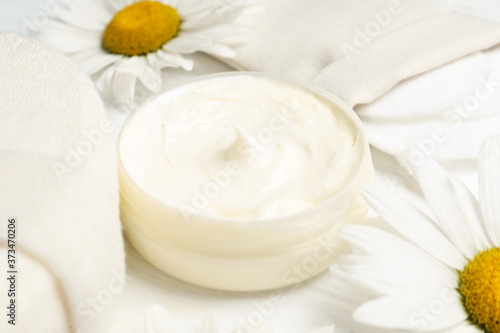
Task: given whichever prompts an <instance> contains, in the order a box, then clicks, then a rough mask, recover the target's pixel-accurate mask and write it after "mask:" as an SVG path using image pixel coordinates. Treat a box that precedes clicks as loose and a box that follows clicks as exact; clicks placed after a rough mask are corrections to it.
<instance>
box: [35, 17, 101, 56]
mask: <svg viewBox="0 0 500 333" xmlns="http://www.w3.org/2000/svg"><path fill="white" fill-rule="evenodd" d="M75 35H78V36H79V37H78V38H75V37H74V36H75ZM38 39H39V40H40V41H42V42H44V43H45V44H47V45H49V46H51V47H53V48H55V49H58V50H59V51H61V52H64V53H68V54H72V53H76V52H81V51H88V50H101V52H103V54H104V51H102V49H101V37H100V34H99V33H97V32H94V31H77V30H75V29H74V28H71V27H68V26H67V25H64V24H62V23H60V22H53V23H52V24H51V25H50V27H47V28H46V29H45V30H43V31H42V32H41V33H40V34H39V35H38Z"/></svg>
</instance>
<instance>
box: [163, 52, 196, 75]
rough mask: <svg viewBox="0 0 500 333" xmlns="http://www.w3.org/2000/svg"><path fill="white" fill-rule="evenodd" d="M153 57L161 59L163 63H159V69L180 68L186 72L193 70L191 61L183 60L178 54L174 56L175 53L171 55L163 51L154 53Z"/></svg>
mask: <svg viewBox="0 0 500 333" xmlns="http://www.w3.org/2000/svg"><path fill="white" fill-rule="evenodd" d="M155 55H156V56H158V57H159V58H161V60H162V61H163V62H162V63H161V66H160V67H161V68H164V67H175V68H178V67H181V68H183V69H184V70H186V71H191V70H193V66H194V62H193V61H192V60H188V59H186V58H184V57H183V56H181V55H180V54H175V53H171V52H165V51H163V50H158V52H156V54H155Z"/></svg>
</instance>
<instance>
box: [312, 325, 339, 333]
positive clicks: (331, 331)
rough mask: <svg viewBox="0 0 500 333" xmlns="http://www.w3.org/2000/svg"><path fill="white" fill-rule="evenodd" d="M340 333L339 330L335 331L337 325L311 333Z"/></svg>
mask: <svg viewBox="0 0 500 333" xmlns="http://www.w3.org/2000/svg"><path fill="white" fill-rule="evenodd" d="M336 332H337V333H338V331H337V330H335V325H331V326H324V327H319V328H316V329H314V330H312V331H310V332H309V333H336Z"/></svg>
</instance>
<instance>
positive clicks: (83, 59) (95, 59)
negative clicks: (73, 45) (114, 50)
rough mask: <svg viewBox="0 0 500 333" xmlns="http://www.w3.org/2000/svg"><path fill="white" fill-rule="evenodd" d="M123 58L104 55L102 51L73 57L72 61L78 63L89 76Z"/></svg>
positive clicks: (108, 54) (82, 53)
mask: <svg viewBox="0 0 500 333" xmlns="http://www.w3.org/2000/svg"><path fill="white" fill-rule="evenodd" d="M122 58H123V56H120V55H116V54H110V53H105V54H103V52H102V51H100V50H90V52H85V53H84V52H81V53H78V54H74V55H71V59H72V60H74V61H75V62H77V63H78V65H79V66H80V67H81V68H82V69H83V70H84V71H85V73H87V74H88V75H93V74H95V73H97V72H99V71H100V70H102V69H104V68H106V67H108V66H109V65H111V64H114V63H115V62H117V61H119V60H120V59H122Z"/></svg>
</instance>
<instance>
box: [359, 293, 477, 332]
mask: <svg viewBox="0 0 500 333" xmlns="http://www.w3.org/2000/svg"><path fill="white" fill-rule="evenodd" d="M460 297H461V296H460V295H459V294H458V293H457V292H456V291H454V290H450V289H449V288H447V287H443V286H438V285H434V286H432V285H431V286H429V285H422V286H420V287H414V288H412V289H410V290H403V291H401V292H400V293H399V294H397V295H390V296H385V297H381V298H378V299H375V300H372V301H369V302H366V303H364V304H363V305H361V306H360V307H359V308H358V309H356V311H355V312H354V314H353V319H354V320H356V321H358V322H360V323H363V324H366V325H373V326H378V327H385V328H390V329H403V330H414V331H419V332H420V331H435V330H440V329H447V328H451V327H453V326H455V325H457V324H460V323H461V322H464V321H465V320H466V319H467V317H468V314H467V312H466V311H465V310H464V308H463V304H462V301H461V298H460Z"/></svg>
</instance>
